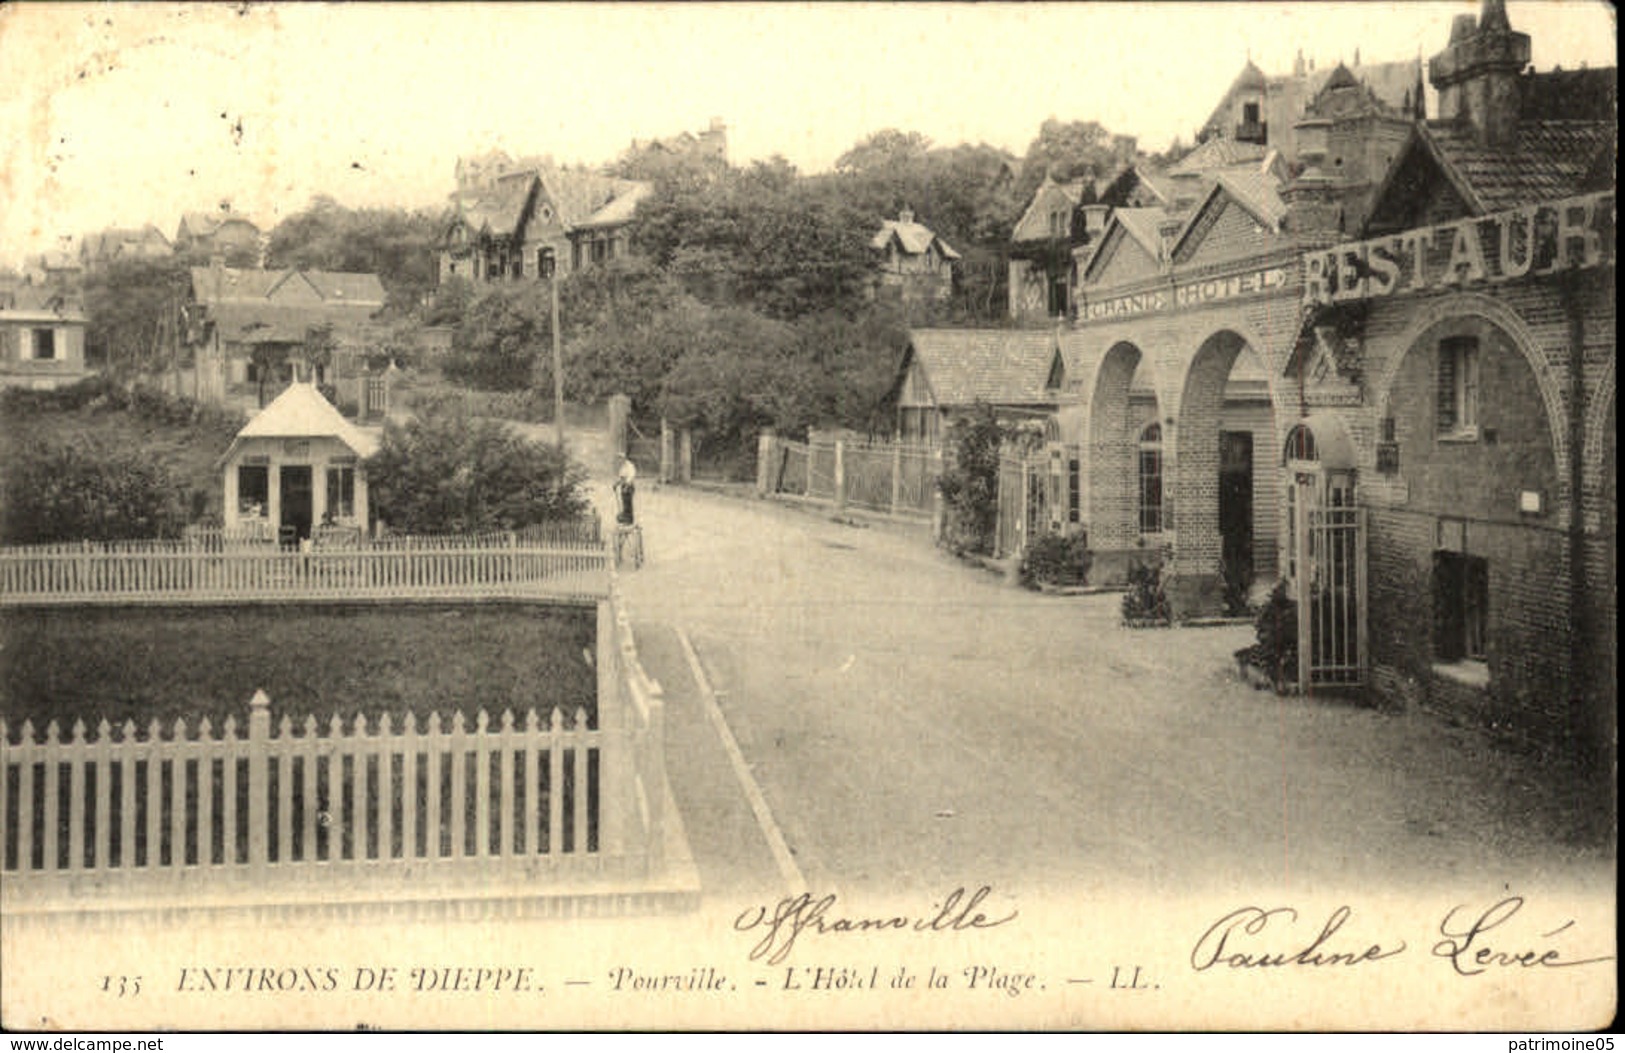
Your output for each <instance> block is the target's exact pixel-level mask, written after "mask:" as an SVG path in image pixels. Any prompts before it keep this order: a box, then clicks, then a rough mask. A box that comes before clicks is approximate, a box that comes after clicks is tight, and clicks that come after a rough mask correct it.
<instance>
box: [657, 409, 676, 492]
mask: <svg viewBox="0 0 1625 1053" xmlns="http://www.w3.org/2000/svg"><path fill="white" fill-rule="evenodd" d="M675 472H676V460H675V458H674V457H673V456H672V433H671V424H670V423H668V422H667V420H666V418H665V417H661V418H660V481H661V482H663V483H669V482H671V481H672V479H673V478H674V477H675Z"/></svg>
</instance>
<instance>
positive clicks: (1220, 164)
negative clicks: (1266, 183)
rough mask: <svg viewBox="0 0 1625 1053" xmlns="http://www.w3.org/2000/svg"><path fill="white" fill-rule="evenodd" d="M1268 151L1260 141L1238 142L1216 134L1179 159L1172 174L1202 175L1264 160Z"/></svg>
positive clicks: (1170, 171) (1170, 170)
mask: <svg viewBox="0 0 1625 1053" xmlns="http://www.w3.org/2000/svg"><path fill="white" fill-rule="evenodd" d="M1266 152H1267V151H1266V150H1265V148H1264V147H1263V146H1262V145H1260V144H1258V143H1243V142H1237V141H1236V140H1234V139H1224V138H1219V137H1217V136H1215V137H1214V138H1211V139H1209V140H1208V141H1207V142H1205V143H1203V144H1202V145H1200V146H1198V147H1197V148H1196V149H1194V150H1192V151H1191V152H1190V153H1188V154H1186V155H1185V156H1184V157H1182V158H1180V159H1179V163H1178V164H1175V165H1174V166H1173V167H1172V168H1170V169H1168V174H1169V175H1170V176H1190V175H1201V174H1203V173H1204V172H1210V171H1212V170H1213V169H1215V168H1230V167H1232V166H1235V165H1243V164H1251V163H1254V162H1258V161H1262V160H1264V155H1265V153H1266Z"/></svg>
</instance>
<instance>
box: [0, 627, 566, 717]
mask: <svg viewBox="0 0 1625 1053" xmlns="http://www.w3.org/2000/svg"><path fill="white" fill-rule="evenodd" d="M595 637H596V612H595V610H594V608H592V607H572V606H567V605H558V606H549V607H539V606H536V605H532V604H520V603H512V604H481V605H470V604H465V605H456V606H454V605H450V604H447V605H438V604H437V605H432V606H403V605H392V606H389V607H377V606H367V605H344V606H326V605H289V604H279V605H271V606H237V607H190V608H140V607H120V608H95V607H87V608H71V609H70V608H43V609H31V610H21V611H19V610H8V611H4V612H0V716H3V717H4V718H5V719H6V721H7V723H8V725H9V726H10V728H11V729H12V730H11V735H12V737H13V738H15V737H16V735H17V731H16V729H17V728H18V727H19V726H20V725H21V724H22V721H23V720H24V719H32V720H33V721H34V722H35V724H36V725H38V726H41V727H43V725H44V723H45V722H46V721H48V720H51V719H53V718H54V719H56V720H57V721H59V722H60V723H61V725H62V727H63V731H64V734H65V735H66V733H67V729H68V728H70V727H71V726H72V724H73V722H74V721H75V720H76V719H82V720H84V721H85V723H86V724H87V725H89V726H91V727H94V725H95V724H96V722H97V721H99V720H101V719H102V718H104V717H105V718H107V719H108V720H109V721H111V722H113V723H114V724H115V725H116V724H120V723H122V722H123V721H125V720H127V719H128V720H134V721H135V722H136V723H137V725H139V726H141V727H142V728H143V729H144V728H145V725H146V724H147V722H148V721H150V720H152V719H153V718H157V719H158V720H159V721H161V722H162V723H163V726H164V732H165V735H166V737H167V735H168V733H169V729H170V726H171V724H172V723H173V721H175V720H176V719H177V718H180V719H184V720H185V721H186V722H187V724H188V726H189V727H190V726H193V725H195V723H196V721H197V720H198V719H200V718H201V717H203V716H205V715H207V716H208V717H209V718H210V719H211V720H212V721H213V722H214V723H215V726H216V727H217V728H218V727H219V724H220V721H222V720H224V719H225V717H226V716H227V715H235V716H236V717H237V719H238V721H239V724H241V722H242V721H243V720H244V719H245V718H246V717H247V714H248V700H249V698H250V697H252V696H253V694H254V692H255V691H256V690H258V689H263V690H264V691H265V693H266V694H267V695H269V696H270V699H271V716H272V720H273V722H278V721H280V720H281V718H282V716H283V715H284V714H286V715H288V716H290V717H292V718H293V719H294V720H295V722H296V723H302V722H303V721H304V719H305V717H306V716H314V717H316V718H317V720H318V722H319V723H320V725H321V729H322V732H323V733H325V732H326V730H327V722H328V721H329V720H330V719H331V718H332V716H333V715H334V714H337V715H338V716H340V717H341V718H343V719H344V720H345V722H346V729H348V727H349V722H350V721H351V720H353V718H354V717H355V716H356V715H357V714H358V713H364V714H366V715H367V716H368V718H369V721H372V720H375V719H376V716H377V714H380V713H389V714H393V715H395V716H396V718H397V719H398V718H399V716H400V715H401V714H404V713H412V714H416V715H417V716H419V717H420V718H425V719H426V718H427V716H428V714H429V713H431V712H438V713H440V714H441V718H442V719H443V720H445V719H449V717H450V716H451V714H452V713H453V712H455V711H457V710H461V711H462V712H463V713H464V714H465V715H467V716H468V717H470V718H472V717H473V716H474V714H475V713H476V712H477V711H478V710H480V709H481V708H483V709H485V710H486V711H487V712H488V713H490V714H491V718H492V721H493V724H494V723H495V722H496V721H497V720H498V719H500V716H501V713H502V711H503V710H504V709H510V708H511V709H512V710H513V711H514V713H515V716H516V718H518V717H520V716H522V714H523V713H524V711H525V710H526V709H529V708H533V707H534V708H536V709H537V710H538V712H539V715H541V716H543V717H544V718H545V716H546V715H547V711H548V710H550V709H552V708H553V707H554V706H564V707H565V708H566V713H567V715H573V712H574V710H575V709H576V707H578V706H584V707H586V709H587V711H588V715H589V720H590V721H591V722H592V724H593V726H596V720H597V714H596V704H595V700H596V684H597V679H596V674H595V673H594V671H593V667H592V665H591V661H590V656H591V655H592V653H593V650H594V645H595ZM470 726H472V722H471V724H470Z"/></svg>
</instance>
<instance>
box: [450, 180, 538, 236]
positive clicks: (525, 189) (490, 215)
mask: <svg viewBox="0 0 1625 1053" xmlns="http://www.w3.org/2000/svg"><path fill="white" fill-rule="evenodd" d="M533 181H534V173H529V172H527V173H524V174H522V175H521V176H520V177H519V178H514V177H512V176H504V177H503V178H501V179H499V180H497V181H496V184H495V185H494V186H490V187H486V188H484V189H481V190H478V191H475V192H474V193H472V194H469V195H467V196H465V197H462V198H460V199H459V200H458V201H457V214H458V216H459V218H461V219H462V221H463V222H464V223H467V224H468V225H469V227H471V228H472V229H474V230H476V231H484V232H485V233H488V234H512V233H513V232H514V230H515V229H517V228H518V226H519V221H520V219H522V218H523V217H524V214H525V205H526V203H527V202H528V201H529V200H530V191H531V186H532V183H533Z"/></svg>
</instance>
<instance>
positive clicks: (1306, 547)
mask: <svg viewBox="0 0 1625 1053" xmlns="http://www.w3.org/2000/svg"><path fill="white" fill-rule="evenodd" d="M1297 505H1298V507H1297V513H1296V514H1297V516H1298V527H1299V529H1298V531H1297V534H1296V537H1295V540H1296V542H1297V546H1298V551H1297V553H1296V561H1297V566H1298V580H1297V581H1296V582H1295V583H1294V584H1296V586H1297V588H1296V590H1295V591H1296V592H1297V594H1298V690H1299V691H1300V692H1302V693H1303V694H1305V695H1307V694H1308V693H1309V670H1310V666H1311V664H1312V663H1313V660H1314V649H1315V641H1314V618H1313V617H1312V613H1313V612H1312V611H1311V608H1312V607H1313V600H1312V596H1313V593H1314V579H1315V569H1314V568H1313V567H1311V566H1310V565H1309V552H1310V550H1311V548H1312V547H1313V546H1312V545H1311V544H1310V542H1309V532H1310V531H1311V530H1313V529H1314V528H1315V518H1314V516H1312V515H1310V514H1309V507H1308V502H1307V501H1303V500H1300V501H1298V503H1297Z"/></svg>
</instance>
